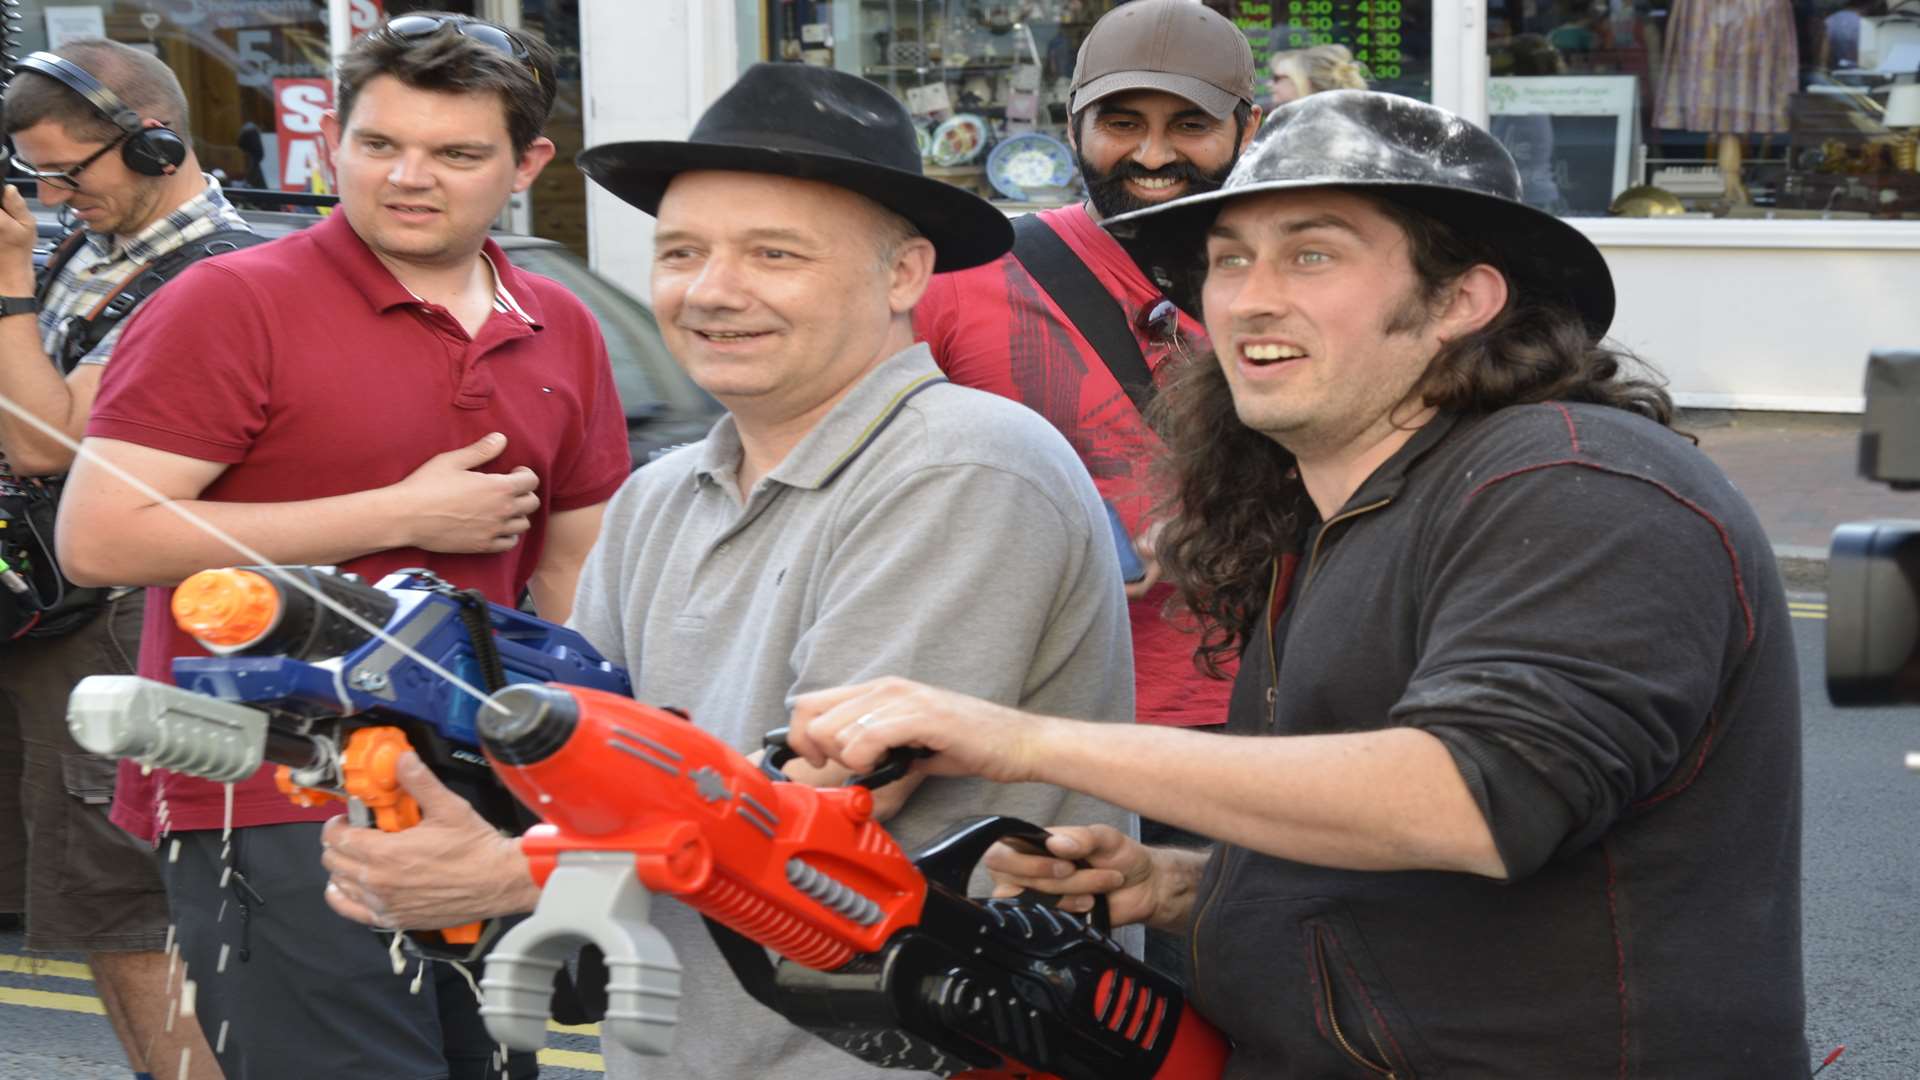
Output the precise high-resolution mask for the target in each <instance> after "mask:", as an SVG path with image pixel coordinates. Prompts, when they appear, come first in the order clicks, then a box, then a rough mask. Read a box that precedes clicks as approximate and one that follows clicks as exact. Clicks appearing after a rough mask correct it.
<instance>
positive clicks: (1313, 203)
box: [793, 90, 1807, 1077]
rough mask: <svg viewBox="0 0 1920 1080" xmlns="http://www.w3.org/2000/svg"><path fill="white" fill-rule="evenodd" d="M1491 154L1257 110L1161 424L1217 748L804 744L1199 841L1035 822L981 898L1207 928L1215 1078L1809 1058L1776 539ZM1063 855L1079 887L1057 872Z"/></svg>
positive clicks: (874, 702) (833, 729)
mask: <svg viewBox="0 0 1920 1080" xmlns="http://www.w3.org/2000/svg"><path fill="white" fill-rule="evenodd" d="M1519 185H1520V180H1519V176H1518V173H1517V171H1516V169H1515V167H1514V165H1513V162H1512V159H1511V158H1509V157H1508V156H1507V155H1506V153H1505V151H1504V150H1502V149H1501V148H1500V146H1499V144H1498V142H1497V141H1495V140H1494V139H1493V138H1492V137H1491V136H1490V135H1488V134H1487V133H1486V132H1484V131H1482V130H1480V129H1478V128H1476V127H1473V126H1471V125H1469V124H1467V123H1465V122H1464V121H1461V120H1460V119H1459V118H1457V117H1454V116H1452V115H1450V114H1448V113H1446V112H1444V111H1442V110H1439V109H1435V108H1433V107H1431V106H1427V105H1424V104H1421V103H1418V102H1414V101H1410V100H1407V99H1404V98H1395V97H1389V96H1387V95H1380V94H1371V93H1366V92H1362V91H1345V90H1343V91H1333V92H1330V93H1326V94H1316V95H1314V96H1312V97H1309V98H1306V99H1304V100H1302V101H1300V102H1296V103H1295V104H1293V105H1290V106H1287V107H1286V108H1284V109H1282V110H1280V112H1279V114H1278V116H1277V117H1276V118H1275V120H1274V122H1273V123H1272V124H1271V125H1270V126H1269V127H1268V128H1267V130H1266V131H1264V132H1263V133H1262V135H1261V137H1260V138H1259V139H1258V140H1257V141H1256V142H1255V143H1254V145H1253V146H1252V147H1251V148H1250V149H1249V151H1248V153H1247V155H1246V157H1245V159H1243V161H1242V162H1241V164H1240V165H1239V166H1237V167H1236V168H1235V170H1234V172H1233V174H1232V176H1231V177H1230V178H1229V179H1228V181H1227V183H1226V185H1225V187H1224V188H1223V189H1222V190H1221V191H1219V192H1217V193H1213V194H1209V195H1201V196H1196V197H1193V198H1189V199H1184V200H1181V201H1180V202H1179V203H1175V204H1170V205H1169V206H1168V207H1166V208H1164V209H1162V210H1159V211H1155V212H1153V213H1152V215H1151V218H1150V220H1157V221H1158V222H1160V223H1162V224H1164V226H1165V227H1167V228H1170V229H1173V230H1176V231H1181V230H1184V231H1186V232H1187V233H1188V235H1189V236H1190V237H1192V238H1194V241H1195V242H1194V243H1193V246H1194V247H1196V248H1197V247H1198V246H1199V245H1198V243H1197V241H1198V239H1199V238H1200V237H1202V236H1204V247H1205V264H1204V275H1205V284H1204V288H1203V297H1204V305H1205V314H1206V320H1207V331H1208V334H1209V336H1210V337H1211V339H1212V341H1213V343H1214V346H1215V349H1216V350H1217V354H1218V355H1217V359H1218V362H1217V363H1213V364H1196V365H1193V366H1192V368H1191V370H1190V371H1189V372H1188V373H1187V376H1186V378H1184V379H1183V380H1182V381H1181V382H1180V383H1179V384H1178V385H1176V386H1174V387H1171V388H1169V389H1168V391H1167V392H1166V394H1165V395H1164V402H1165V408H1164V416H1163V418H1162V419H1163V420H1164V424H1163V427H1164V429H1165V430H1166V431H1167V433H1168V438H1169V440H1170V454H1171V466H1172V471H1173V473H1174V475H1175V478H1176V480H1177V495H1176V506H1175V507H1174V509H1175V510H1177V515H1178V516H1177V517H1176V518H1175V519H1174V522H1173V524H1172V525H1171V526H1170V527H1169V528H1168V530H1167V532H1166V535H1165V536H1164V538H1163V540H1162V543H1161V545H1160V555H1161V559H1162V560H1163V562H1164V563H1165V564H1166V566H1167V569H1168V572H1169V573H1170V574H1171V575H1172V577H1173V579H1174V581H1175V582H1176V583H1177V584H1178V586H1179V587H1180V589H1181V592H1182V595H1183V597H1184V600H1185V602H1186V605H1187V606H1188V608H1190V609H1191V610H1192V611H1193V612H1194V614H1196V615H1197V616H1198V617H1199V619H1200V621H1201V623H1202V624H1203V626H1204V627H1205V628H1206V637H1205V639H1204V641H1203V643H1202V646H1201V649H1200V653H1201V659H1202V660H1203V662H1207V663H1216V664H1217V663H1220V662H1223V661H1225V660H1228V659H1231V658H1234V657H1236V656H1237V657H1238V658H1239V660H1240V668H1239V675H1238V679H1237V682H1236V684H1235V693H1234V698H1233V702H1232V705H1231V706H1230V709H1229V729H1230V730H1231V731H1232V732H1233V733H1235V734H1238V735H1241V736H1243V737H1242V738H1237V739H1208V738H1201V737H1197V736H1194V735H1192V734H1190V733H1187V732H1183V731H1177V730H1167V729H1156V728H1142V727H1132V728H1124V727H1123V728H1115V727H1113V726H1111V725H1108V726H1103V727H1099V728H1094V727H1091V726H1090V725H1084V724H1080V723H1076V722H1071V721H1052V720H1042V721H1037V722H1036V719H1035V718H1033V717H1022V716H1018V714H1014V713H1012V712H1011V711H1010V710H1006V709H1004V708H1001V707H997V706H991V705H985V704H982V703H978V702H975V701H973V700H971V699H967V698H964V697H961V696H958V695H954V694H950V693H947V692H945V691H942V690H936V689H933V688H929V687H923V686H918V685H915V684H911V683H906V682H904V681H900V680H883V681H880V682H877V683H868V684H865V685H862V686H855V687H848V688H843V689H840V690H834V691H827V692H823V693H820V694H816V695H811V696H809V697H807V698H804V699H802V700H801V701H800V702H799V703H798V706H797V709H796V714H795V717H794V723H795V729H794V734H793V743H794V745H795V746H796V747H799V748H802V749H803V752H804V753H806V754H808V755H809V756H811V757H814V758H816V759H821V760H825V759H833V760H838V761H840V762H842V763H843V764H845V765H847V766H849V767H852V768H856V769H858V768H865V767H868V766H870V765H871V764H872V763H873V762H874V761H875V759H876V758H877V756H878V755H879V754H881V753H882V752H883V751H885V750H886V749H888V748H891V747H896V746H902V745H915V746H921V747H924V748H927V749H929V750H932V751H935V754H934V756H932V757H930V758H929V759H927V760H925V761H923V762H922V763H921V764H920V766H919V767H920V768H922V769H924V770H926V771H928V772H931V773H933V774H935V775H946V774H958V773H964V774H972V775H982V776H987V777H990V778H993V779H996V780H1002V781H1043V782H1047V783H1053V784H1058V785H1061V786H1064V787H1068V788H1074V789H1078V790H1082V791H1085V792H1087V793H1089V794H1093V795H1096V796H1099V797H1102V798H1105V799H1107V800H1110V801H1112V802H1115V803H1119V804H1121V805H1124V806H1126V807H1128V808H1130V809H1133V810H1136V811H1138V812H1140V813H1141V814H1145V815H1151V816H1153V817H1156V818H1160V819H1164V820H1166V821H1169V822H1171V823H1173V824H1176V825H1179V826H1181V827H1183V828H1186V829H1191V830H1193V831H1195V832H1198V833H1201V834H1203V835H1206V836H1211V837H1214V838H1216V840H1217V841H1218V844H1217V846H1216V847H1215V848H1214V849H1213V851H1212V852H1211V853H1189V852H1179V851H1171V850H1166V849H1154V848H1146V847H1143V846H1141V845H1139V844H1138V843H1136V842H1134V841H1131V840H1128V839H1126V838H1125V837H1122V836H1120V835H1119V834H1117V833H1115V832H1112V831H1111V830H1106V829H1100V828H1090V829H1064V830H1058V831H1057V833H1058V835H1056V836H1055V837H1054V839H1053V841H1052V845H1051V847H1052V855H1053V856H1057V858H1049V857H1047V856H1033V855H1020V854H1017V853H1014V852H1011V851H1004V850H1003V851H999V852H996V853H995V855H994V856H992V857H991V858H990V865H992V866H993V867H994V868H995V869H996V872H997V873H999V874H1000V875H1001V879H1002V883H1003V884H1005V885H1007V886H1008V887H1010V888H1011V887H1013V886H1016V885H1017V886H1026V887H1031V888H1036V889H1042V890H1045V891H1048V892H1053V893H1060V894H1065V895H1066V897H1067V899H1066V900H1065V901H1064V903H1065V904H1066V905H1067V906H1069V907H1070V908H1078V909H1081V910H1084V909H1085V908H1086V907H1088V906H1090V902H1091V895H1090V894H1093V893H1106V894H1107V895H1108V897H1109V899H1110V901H1111V905H1112V913H1113V916H1114V919H1115V921H1116V922H1119V921H1123V920H1138V921H1145V922H1148V923H1149V924H1150V925H1158V926H1164V927H1177V928H1185V929H1187V930H1188V931H1189V932H1190V933H1191V935H1192V948H1191V950H1190V954H1189V974H1190V976H1191V979H1190V981H1191V984H1192V986H1193V992H1194V1003H1195V1004H1196V1006H1197V1007H1198V1008H1199V1010H1200V1011H1201V1012H1202V1013H1204V1014H1205V1015H1207V1016H1209V1017H1210V1018H1211V1019H1212V1020H1213V1021H1214V1022H1215V1023H1217V1024H1219V1025H1220V1026H1221V1027H1222V1028H1223V1029H1224V1030H1225V1031H1226V1032H1227V1033H1228V1034H1229V1035H1230V1036H1231V1037H1232V1039H1233V1041H1234V1056H1233V1059H1232V1063H1231V1066H1230V1068H1229V1070H1228V1075H1229V1076H1235V1077H1242V1076H1244V1077H1252V1076H1278V1075H1291V1076H1366V1075H1376V1076H1396V1077H1408V1076H1420V1075H1428V1074H1438V1073H1441V1072H1450V1073H1451V1074H1452V1075H1470V1076H1475V1077H1493V1076H1515V1077H1518V1076H1583V1077H1586V1076H1603V1075H1605V1076H1615V1075H1617V1076H1622V1077H1624V1076H1630V1075H1633V1076H1641V1075H1644V1076H1687V1077H1708V1076H1727V1077H1732V1076H1789V1075H1796V1074H1803V1073H1804V1072H1805V1071H1806V1068H1807V1063H1806V1043H1805V1037H1804V1031H1803V1014H1804V1004H1803V998H1802V980H1801V953H1800V800H1801V794H1800V741H1799V740H1800V732H1799V692H1798V687H1797V684H1796V680H1797V675H1796V671H1797V668H1796V664H1795V658H1794V650H1793V641H1792V636H1791V635H1792V632H1791V627H1790V624H1789V621H1788V615H1787V610H1786V601H1785V597H1784V593H1783V591H1782V588H1781V585H1780V582H1779V577H1778V575H1777V573H1776V570H1775V567H1774V563H1773V557H1772V553H1771V550H1770V547H1769V545H1768V543H1767V541H1766V538H1765V537H1764V535H1763V534H1762V532H1761V529H1760V527H1759V525H1758V523H1757V522H1756V520H1755V518H1754V516H1753V513H1752V511H1751V510H1750V508H1749V507H1748V506H1747V505H1746V504H1745V502H1744V501H1743V500H1742V499H1741V497H1740V495H1739V494H1738V492H1736V491H1735V490H1734V489H1733V488H1732V486H1731V485H1730V484H1728V483H1727V481H1726V478H1725V477H1724V476H1722V475H1721V474H1720V472H1719V471H1718V470H1717V469H1716V468H1715V467H1714V466H1713V465H1712V464H1711V463H1710V462H1709V461H1708V460H1707V459H1706V458H1705V457H1704V456H1703V455H1701V454H1700V453H1699V452H1698V450H1697V449H1696V448H1695V447H1694V446H1692V445H1691V443H1690V441H1689V440H1688V439H1687V438H1686V437H1684V436H1682V435H1679V434H1677V433H1675V432H1674V431H1672V430H1671V428H1670V422H1671V419H1672V405H1671V402H1670V401H1669V399H1668V398H1667V396H1666V394H1665V393H1664V392H1663V391H1662V390H1661V389H1660V388H1659V386H1658V385H1657V384H1656V383H1655V382H1653V381H1651V380H1650V379H1649V378H1647V377H1646V376H1644V375H1636V374H1634V369H1633V367H1632V363H1633V362H1632V361H1631V359H1630V358H1628V357H1625V356H1623V355H1622V354H1621V353H1619V352H1617V351H1616V350H1614V349H1611V348H1609V347H1607V346H1606V345H1603V344H1602V343H1601V338H1602V336H1603V335H1604V333H1605V331H1606V329H1607V327H1608V325H1609V324H1610V322H1611V320H1612V315H1613V286H1612V280H1611V278H1610V276H1609V274H1608V271H1607V268H1606V264H1605V262H1604V261H1603V260H1602V259H1601V257H1600V255H1599V253H1598V251H1596V250H1595V249H1594V247H1593V245H1592V244H1591V243H1590V242H1588V241H1587V240H1586V239H1585V238H1584V237H1583V236H1581V235H1580V234H1579V233H1578V232H1577V231H1575V230H1573V229H1572V228H1570V227H1568V226H1566V225H1565V224H1563V223H1561V222H1559V221H1558V220H1556V219H1554V218H1552V217H1550V216H1548V215H1546V214H1544V213H1541V212H1539V211H1537V210H1533V209H1531V208H1529V207H1527V206H1525V205H1524V204H1523V203H1521V202H1520V201H1519V190H1520V187H1519ZM1074 859H1078V860H1082V866H1081V867H1080V868H1076V867H1075V866H1074V865H1073V863H1072V862H1071V861H1070V860H1074Z"/></svg>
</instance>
